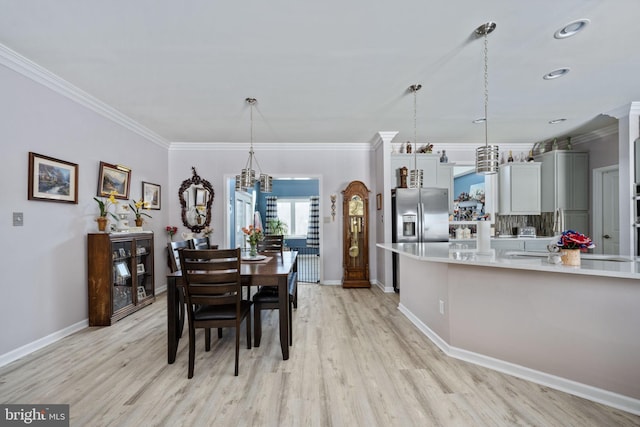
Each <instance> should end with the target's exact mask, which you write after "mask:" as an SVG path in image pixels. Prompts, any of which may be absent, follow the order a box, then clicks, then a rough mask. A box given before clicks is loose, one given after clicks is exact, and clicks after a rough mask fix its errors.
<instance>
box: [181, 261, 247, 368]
mask: <svg viewBox="0 0 640 427" xmlns="http://www.w3.org/2000/svg"><path fill="white" fill-rule="evenodd" d="M240 254H241V252H240V249H200V250H197V249H182V250H181V251H180V264H181V265H182V278H183V280H184V289H185V298H186V303H187V319H188V324H189V373H188V377H189V378H192V377H193V371H194V365H195V339H196V335H195V334H196V332H195V330H196V328H204V329H205V335H208V334H209V330H210V329H211V328H227V327H228V328H235V330H236V331H235V332H236V360H235V371H234V372H235V375H236V376H237V375H238V359H239V353H240V327H241V325H242V321H243V320H245V319H246V329H247V348H249V349H250V348H251V315H250V313H251V301H249V300H245V299H242V284H241V280H240V266H241V262H242V261H241V255H240ZM205 350H206V351H209V350H210V347H205Z"/></svg>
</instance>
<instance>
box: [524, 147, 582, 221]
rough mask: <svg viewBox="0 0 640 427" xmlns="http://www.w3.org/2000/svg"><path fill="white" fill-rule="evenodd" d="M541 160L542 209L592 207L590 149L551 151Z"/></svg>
mask: <svg viewBox="0 0 640 427" xmlns="http://www.w3.org/2000/svg"><path fill="white" fill-rule="evenodd" d="M536 161H539V162H541V164H542V167H541V174H542V175H541V183H542V212H555V211H556V210H557V209H564V210H568V211H587V210H589V153H585V152H578V151H549V152H547V153H543V154H540V155H538V156H536Z"/></svg>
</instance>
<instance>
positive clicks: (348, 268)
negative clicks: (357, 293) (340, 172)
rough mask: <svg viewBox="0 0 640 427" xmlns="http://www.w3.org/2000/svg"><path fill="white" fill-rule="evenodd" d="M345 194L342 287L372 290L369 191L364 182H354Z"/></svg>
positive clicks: (343, 207) (343, 206)
mask: <svg viewBox="0 0 640 427" xmlns="http://www.w3.org/2000/svg"><path fill="white" fill-rule="evenodd" d="M342 194H343V204H342V215H343V217H342V223H343V227H342V229H343V231H342V246H343V255H342V267H343V273H342V274H343V276H342V286H343V287H345V288H370V287H371V282H370V281H369V190H368V189H367V187H366V185H364V184H363V183H362V182H361V181H353V182H351V183H350V184H349V185H348V186H347V188H346V189H345V190H344V191H343V192H342Z"/></svg>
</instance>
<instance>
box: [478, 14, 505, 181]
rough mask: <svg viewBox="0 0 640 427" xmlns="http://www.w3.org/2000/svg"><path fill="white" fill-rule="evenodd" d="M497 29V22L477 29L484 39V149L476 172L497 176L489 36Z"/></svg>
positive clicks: (488, 23)
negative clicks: (491, 125)
mask: <svg viewBox="0 0 640 427" xmlns="http://www.w3.org/2000/svg"><path fill="white" fill-rule="evenodd" d="M495 29H496V23H495V22H491V21H490V22H487V23H486V24H482V25H480V26H479V27H478V28H476V30H475V33H476V35H477V36H478V37H481V36H482V37H483V38H484V147H478V148H477V149H476V172H477V173H482V174H486V175H489V174H495V173H497V172H498V165H499V159H498V154H499V153H498V146H497V145H489V116H488V114H487V111H488V109H489V37H488V36H489V34H491V33H492V32H493V30H495Z"/></svg>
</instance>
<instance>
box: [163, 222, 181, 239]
mask: <svg viewBox="0 0 640 427" xmlns="http://www.w3.org/2000/svg"><path fill="white" fill-rule="evenodd" d="M165 230H166V231H167V235H168V236H169V238H170V239H171V238H173V235H174V234H176V233H177V232H178V227H175V226H173V225H167V226H166V228H165Z"/></svg>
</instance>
